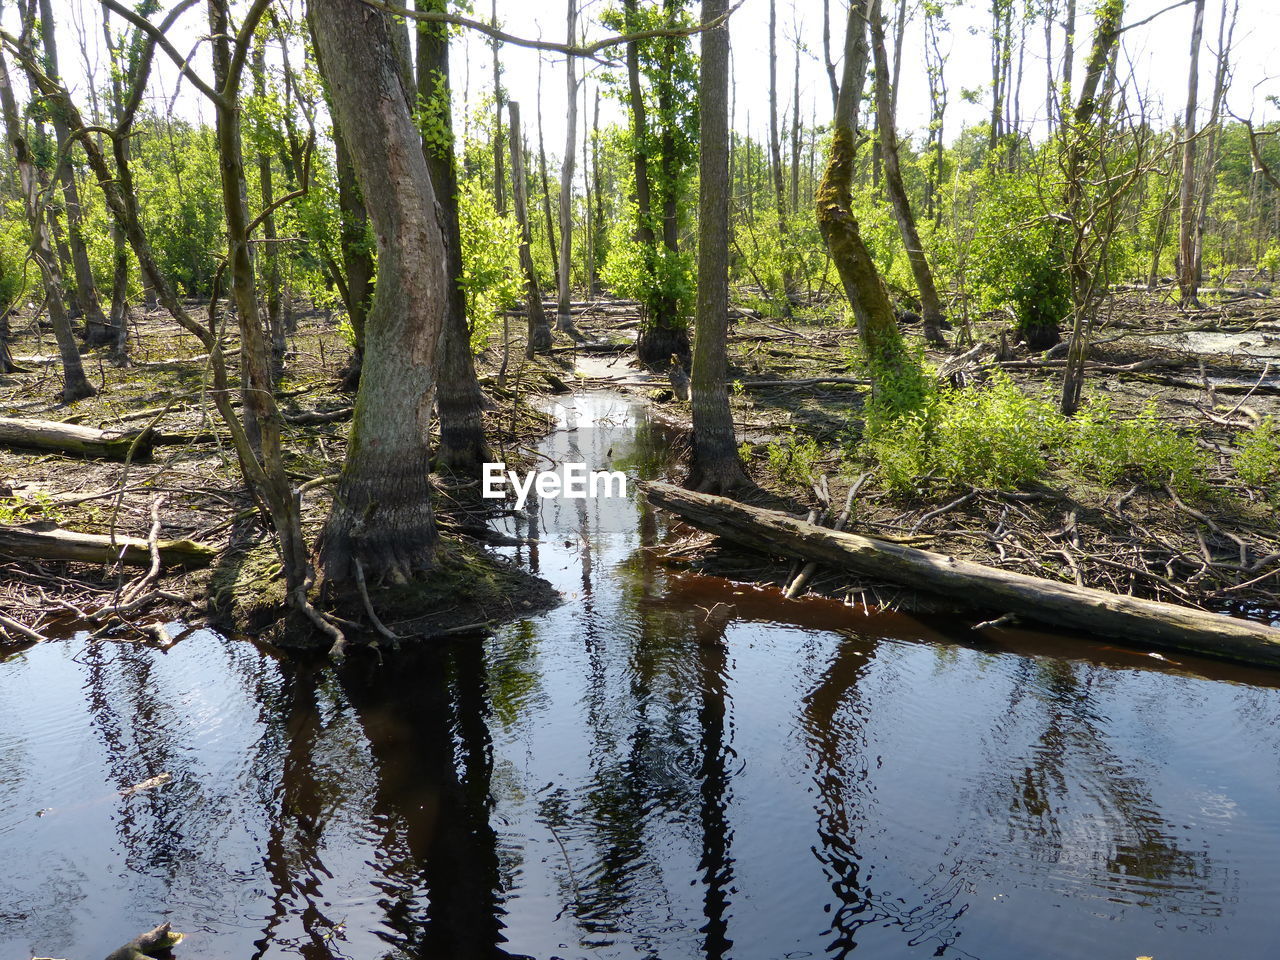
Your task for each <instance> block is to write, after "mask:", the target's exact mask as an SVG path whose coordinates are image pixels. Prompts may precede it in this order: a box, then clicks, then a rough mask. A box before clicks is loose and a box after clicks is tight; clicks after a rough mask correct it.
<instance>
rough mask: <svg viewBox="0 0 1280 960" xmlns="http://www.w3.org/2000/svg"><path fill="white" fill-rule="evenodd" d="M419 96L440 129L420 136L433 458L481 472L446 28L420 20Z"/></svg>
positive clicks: (432, 4)
mask: <svg viewBox="0 0 1280 960" xmlns="http://www.w3.org/2000/svg"><path fill="white" fill-rule="evenodd" d="M417 8H418V9H419V10H422V11H427V10H437V11H440V12H444V10H445V3H444V0H417ZM417 53H418V64H417V66H418V100H419V102H421V103H427V104H432V109H431V111H430V113H431V115H432V118H433V120H432V122H434V123H438V124H441V125H442V126H443V129H442V130H436V131H433V133H434V135H433V136H428V137H424V138H423V141H422V150H423V156H424V157H425V158H426V161H427V173H428V174H429V175H430V177H431V184H432V186H433V187H434V188H435V195H436V200H437V202H438V203H439V206H440V215H441V216H440V228H441V231H442V232H443V234H444V243H445V272H446V274H447V283H448V305H447V315H446V318H445V331H444V335H443V339H442V342H441V349H440V370H439V375H438V380H439V388H438V389H437V392H436V409H437V411H438V412H439V414H440V444H439V446H438V447H437V449H436V455H435V462H436V466H437V467H439V468H440V469H444V470H448V471H451V472H453V473H456V474H459V475H466V476H479V475H480V465H481V464H482V463H484V462H485V461H486V460H488V459H489V445H488V443H487V442H486V441H485V437H484V416H483V412H482V411H483V404H484V397H483V395H482V394H481V392H480V381H479V380H478V379H477V378H476V365H475V357H474V356H473V355H472V353H471V328H470V326H469V324H468V322H467V297H466V294H465V292H464V291H463V289H462V235H461V230H460V229H459V226H458V174H457V160H456V158H455V156H454V137H453V112H452V109H451V97H450V89H449V28H448V26H446V25H444V24H432V23H425V22H419V23H418V45H417Z"/></svg>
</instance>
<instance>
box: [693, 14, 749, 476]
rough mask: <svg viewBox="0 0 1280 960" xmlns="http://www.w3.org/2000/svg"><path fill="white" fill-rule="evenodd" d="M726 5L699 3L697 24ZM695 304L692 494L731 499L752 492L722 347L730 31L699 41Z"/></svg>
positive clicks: (726, 303)
mask: <svg viewBox="0 0 1280 960" xmlns="http://www.w3.org/2000/svg"><path fill="white" fill-rule="evenodd" d="M725 7H726V5H725V0H703V2H702V21H703V23H706V22H708V21H711V20H714V19H716V18H717V17H719V16H721V15H722V14H723V13H724V11H725ZM698 96H699V99H700V100H701V112H700V114H699V120H698V133H699V147H698V173H699V179H700V183H701V190H700V192H699V195H698V300H697V314H696V319H695V323H696V330H695V337H694V342H693V370H692V383H691V387H692V413H693V459H692V462H691V464H690V470H689V486H691V487H693V488H695V489H698V490H703V491H708V492H715V493H728V492H731V491H733V490H736V489H739V488H742V487H748V486H750V485H751V481H750V479H749V478H748V477H747V473H746V470H744V469H743V466H742V460H741V459H740V458H739V456H738V446H737V443H736V441H735V437H734V430H733V414H732V411H731V410H730V408H729V393H728V390H727V388H726V385H725V381H726V379H727V377H728V358H727V356H726V341H727V337H728V324H729V25H728V23H725V24H723V25H722V26H719V27H716V28H715V29H714V30H708V31H706V32H704V33H703V34H702V67H701V73H700V75H699V81H698Z"/></svg>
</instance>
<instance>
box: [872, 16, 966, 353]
mask: <svg viewBox="0 0 1280 960" xmlns="http://www.w3.org/2000/svg"><path fill="white" fill-rule="evenodd" d="M871 37H872V47H873V49H874V58H875V65H876V70H875V77H876V79H875V87H876V122H877V125H878V127H879V131H880V153H881V156H882V157H883V159H884V184H885V189H886V191H887V192H888V194H889V199H890V201H891V202H892V203H893V214H894V218H895V219H896V220H897V221H898V231H899V232H900V233H901V234H902V244H903V246H904V247H906V250H907V260H908V261H909V262H910V264H911V275H912V276H913V277H914V278H915V281H916V288H917V289H918V290H919V291H920V317H921V320H922V321H923V324H924V335H925V338H926V339H927V340H928V341H929V342H930V343H932V344H935V345H937V346H945V345H946V342H947V341H946V340H945V339H944V338H943V336H942V302H941V300H940V299H939V297H938V288H937V286H936V285H935V284H934V282H933V270H932V269H931V268H930V267H929V260H928V258H927V257H926V256H925V253H924V244H923V243H922V242H921V241H920V231H919V230H918V229H917V228H916V219H915V216H914V215H913V214H912V212H911V201H910V200H909V199H908V198H907V188H906V186H905V185H904V184H903V182H902V170H901V168H900V166H899V164H898V133H897V131H896V130H895V129H894V111H893V106H894V97H893V95H892V93H891V92H890V90H889V65H888V63H887V60H888V55H887V52H886V50H885V43H884V17H883V15H882V12H881V0H872V3H871Z"/></svg>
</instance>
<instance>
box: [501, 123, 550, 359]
mask: <svg viewBox="0 0 1280 960" xmlns="http://www.w3.org/2000/svg"><path fill="white" fill-rule="evenodd" d="M507 113H508V114H509V116H510V120H511V130H510V134H511V136H510V140H511V192H512V194H513V195H514V197H513V199H514V201H515V211H516V222H517V223H518V224H519V225H520V266H521V268H522V269H523V270H524V282H525V300H526V301H527V308H526V309H527V310H528V314H529V336H528V342H527V344H526V346H525V356H526V357H528V358H529V359H530V360H532V359H533V356H534V354H536V353H546V352H547V351H548V350H550V349H551V327H550V326H549V325H548V323H547V315H546V313H545V312H544V311H543V309H542V289H541V287H539V286H538V271H537V270H536V269H534V266H533V253H532V252H531V251H530V246H531V245H532V243H533V236H532V234H530V232H529V188H528V183H527V181H526V180H525V173H524V151H523V149H522V146H521V141H520V104H518V103H516V101H514V100H509V101H507Z"/></svg>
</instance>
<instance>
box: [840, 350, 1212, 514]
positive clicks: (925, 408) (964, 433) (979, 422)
mask: <svg viewBox="0 0 1280 960" xmlns="http://www.w3.org/2000/svg"><path fill="white" fill-rule="evenodd" d="M863 447H864V450H865V451H866V452H867V453H868V454H869V455H870V456H871V457H872V459H874V461H875V462H876V465H877V470H878V472H879V474H880V476H881V479H882V480H883V481H884V483H885V484H886V485H887V486H888V487H890V488H891V489H893V490H897V491H899V492H904V491H908V490H911V489H914V488H915V487H916V486H917V484H918V483H919V482H920V481H921V480H922V479H923V478H925V477H938V478H941V479H944V480H946V481H947V482H948V483H949V484H950V485H952V486H957V487H965V486H969V487H1011V486H1019V485H1023V484H1026V483H1030V482H1032V481H1035V480H1038V479H1040V478H1041V477H1043V476H1044V475H1045V473H1046V472H1047V471H1048V469H1049V467H1050V465H1051V458H1053V457H1058V459H1059V460H1060V462H1061V463H1062V464H1063V465H1064V466H1066V467H1068V468H1069V469H1071V470H1072V471H1073V472H1074V473H1076V474H1077V475H1078V476H1080V477H1082V478H1087V479H1090V480H1095V481H1098V482H1101V483H1103V484H1106V485H1110V484H1114V483H1116V482H1117V481H1119V480H1121V479H1122V478H1127V477H1134V478H1136V479H1138V480H1139V481H1141V482H1143V483H1146V484H1149V485H1152V486H1159V485H1161V484H1164V483H1169V484H1170V485H1171V486H1173V488H1174V489H1176V490H1178V491H1180V492H1185V493H1191V494H1195V493H1198V492H1200V491H1201V490H1202V489H1203V486H1204V482H1203V477H1204V471H1205V469H1206V465H1207V462H1208V461H1207V456H1206V454H1205V453H1204V452H1203V451H1202V450H1201V449H1200V448H1199V447H1198V446H1197V445H1196V443H1195V441H1194V439H1192V438H1191V437H1187V436H1184V435H1182V434H1180V433H1179V432H1178V431H1177V430H1176V429H1174V428H1173V427H1172V426H1170V425H1169V424H1167V423H1163V422H1161V421H1160V420H1158V419H1157V418H1156V415H1155V410H1154V406H1153V405H1150V404H1149V405H1148V406H1147V407H1145V408H1144V409H1143V412H1142V413H1141V414H1140V415H1139V416H1138V417H1136V418H1133V419H1131V420H1120V419H1117V418H1116V416H1115V414H1114V412H1113V411H1112V410H1111V408H1110V406H1109V405H1108V404H1106V403H1105V402H1102V401H1094V402H1093V403H1091V404H1089V405H1088V406H1087V407H1086V408H1085V410H1084V411H1083V412H1082V413H1080V414H1078V415H1077V416H1076V417H1075V418H1073V419H1070V420H1068V419H1066V418H1064V417H1062V416H1061V415H1060V414H1058V412H1057V410H1056V408H1055V407H1054V406H1053V405H1052V404H1050V403H1048V402H1047V401H1045V400H1043V399H1040V398H1037V397H1028V396H1026V395H1025V394H1024V393H1023V392H1022V391H1021V390H1020V389H1019V388H1018V386H1017V385H1016V384H1015V383H1014V382H1013V381H1012V380H1010V379H1009V378H1008V377H1007V376H1006V375H1004V374H1000V375H997V376H996V377H994V378H993V379H992V380H991V381H990V382H989V383H987V384H985V385H983V386H981V387H975V388H970V389H966V390H952V389H946V390H940V391H938V392H937V393H936V394H935V395H933V396H930V397H928V398H927V399H926V400H925V401H924V402H923V403H921V404H920V405H919V406H917V407H916V408H914V409H910V410H906V411H904V412H901V413H900V414H898V415H897V416H892V417H889V416H883V415H881V416H879V417H878V418H873V417H871V416H869V417H868V419H867V428H866V432H865V439H864V443H863ZM1059 455H1060V456H1059Z"/></svg>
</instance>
